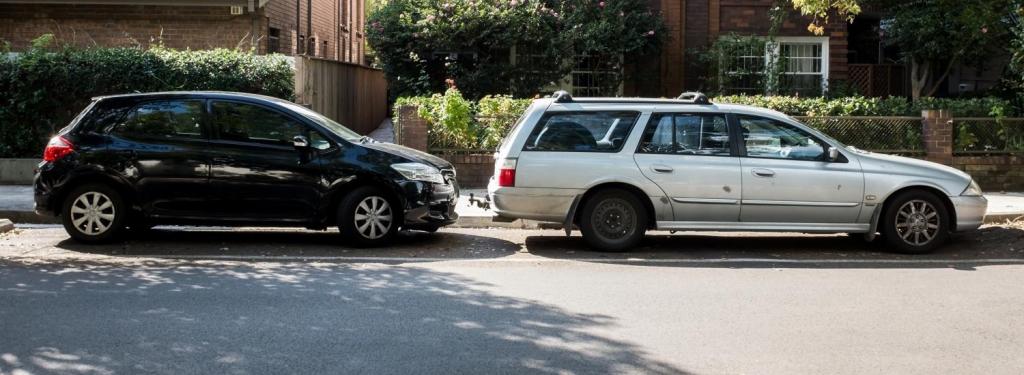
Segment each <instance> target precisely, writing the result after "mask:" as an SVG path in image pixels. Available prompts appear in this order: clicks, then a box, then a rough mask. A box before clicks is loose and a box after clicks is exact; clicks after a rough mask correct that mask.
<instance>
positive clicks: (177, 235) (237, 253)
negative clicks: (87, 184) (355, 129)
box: [57, 227, 520, 259]
mask: <svg viewBox="0 0 1024 375" xmlns="http://www.w3.org/2000/svg"><path fill="white" fill-rule="evenodd" d="M57 247H58V248H62V249H65V250H71V251H76V252H81V253H91V254H102V255H115V256H116V255H122V256H124V255H128V256H159V257H168V258H173V257H176V256H187V257H189V258H196V257H203V256H209V257H211V258H217V257H220V258H223V257H244V256H253V255H255V256H266V257H268V259H271V258H272V257H281V256H289V257H296V256H299V257H320V256H340V255H343V256H346V257H374V258H389V257H393V258H399V257H401V258H409V257H430V258H481V259H486V258H498V257H504V256H508V255H512V254H514V253H515V252H517V251H519V249H520V246H519V245H518V244H515V243H512V242H509V241H505V240H502V239H498V238H493V237H483V236H475V235H465V234H457V233H450V232H443V231H441V232H437V233H426V232H418V231H406V232H400V233H399V234H398V236H396V238H395V241H394V242H393V243H392V244H390V245H388V246H382V247H377V248H356V247H351V246H348V245H347V243H346V242H345V239H344V238H343V237H342V236H341V234H339V233H338V232H337V231H334V230H326V231H311V230H298V229H281V228H269V229H259V230H245V229H243V230H237V229H222V230H218V229H216V228H198V229H194V228H189V229H187V230H186V229H182V228H176V227H169V228H168V227H157V228H155V229H152V230H149V231H146V232H142V233H135V234H131V235H129V236H127V238H126V239H125V240H124V241H123V242H120V243H111V244H103V245H85V244H81V243H78V242H76V241H74V240H72V239H70V238H69V239H66V240H63V241H60V242H59V243H58V244H57Z"/></svg>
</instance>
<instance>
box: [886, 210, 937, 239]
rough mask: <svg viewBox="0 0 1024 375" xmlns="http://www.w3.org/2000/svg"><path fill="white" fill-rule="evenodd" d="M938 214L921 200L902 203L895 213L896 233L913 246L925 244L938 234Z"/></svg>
mask: <svg viewBox="0 0 1024 375" xmlns="http://www.w3.org/2000/svg"><path fill="white" fill-rule="evenodd" d="M939 229H940V228H939V212H938V211H937V210H936V209H935V206H932V204H931V203H928V202H926V201H923V200H919V199H915V200H912V201H910V202H907V203H904V204H903V205H902V206H900V209H899V211H897V213H896V233H897V234H898V235H899V236H900V238H901V239H902V240H903V242H906V243H908V244H911V245H914V246H921V245H924V244H927V243H929V242H931V241H932V239H934V238H935V236H936V235H938V233H939Z"/></svg>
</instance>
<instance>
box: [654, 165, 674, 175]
mask: <svg viewBox="0 0 1024 375" xmlns="http://www.w3.org/2000/svg"><path fill="white" fill-rule="evenodd" d="M651 170H653V171H655V172H658V173H672V171H674V169H672V167H669V166H667V165H664V164H655V165H652V166H651Z"/></svg>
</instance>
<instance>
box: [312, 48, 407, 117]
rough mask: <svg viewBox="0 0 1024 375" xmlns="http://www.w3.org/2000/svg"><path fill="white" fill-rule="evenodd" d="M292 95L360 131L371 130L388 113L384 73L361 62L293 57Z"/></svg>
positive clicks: (386, 84)
mask: <svg viewBox="0 0 1024 375" xmlns="http://www.w3.org/2000/svg"><path fill="white" fill-rule="evenodd" d="M295 97H296V102H298V103H301V104H304V105H309V106H310V108H312V109H313V110H314V111H317V112H320V113H322V114H323V115H324V116H327V117H330V118H331V119H332V120H334V121H337V122H339V123H341V124H342V125H345V126H346V127H348V128H349V129H352V130H355V131H356V132H358V133H359V134H368V133H370V132H372V131H373V130H374V129H376V128H377V126H378V125H380V123H381V121H384V118H385V117H387V115H388V108H387V106H388V102H387V100H388V83H387V79H385V78H384V72H382V71H380V70H378V69H372V68H368V67H365V66H361V65H355V64H349V63H343V62H338V61H333V60H324V59H317V58H311V57H301V56H300V57H296V58H295Z"/></svg>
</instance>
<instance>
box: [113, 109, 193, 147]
mask: <svg viewBox="0 0 1024 375" xmlns="http://www.w3.org/2000/svg"><path fill="white" fill-rule="evenodd" d="M202 116H203V101H202V100H161V101H153V102H146V103H143V104H140V105H138V106H136V107H135V108H134V109H132V110H131V111H130V112H129V113H128V114H127V115H126V116H125V117H124V119H123V120H122V121H121V122H120V123H119V124H117V125H116V126H115V127H114V129H113V132H114V133H115V134H118V135H122V136H126V137H129V138H133V137H142V138H193V139H201V138H203V137H204V136H203V129H202V125H201V121H202Z"/></svg>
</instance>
